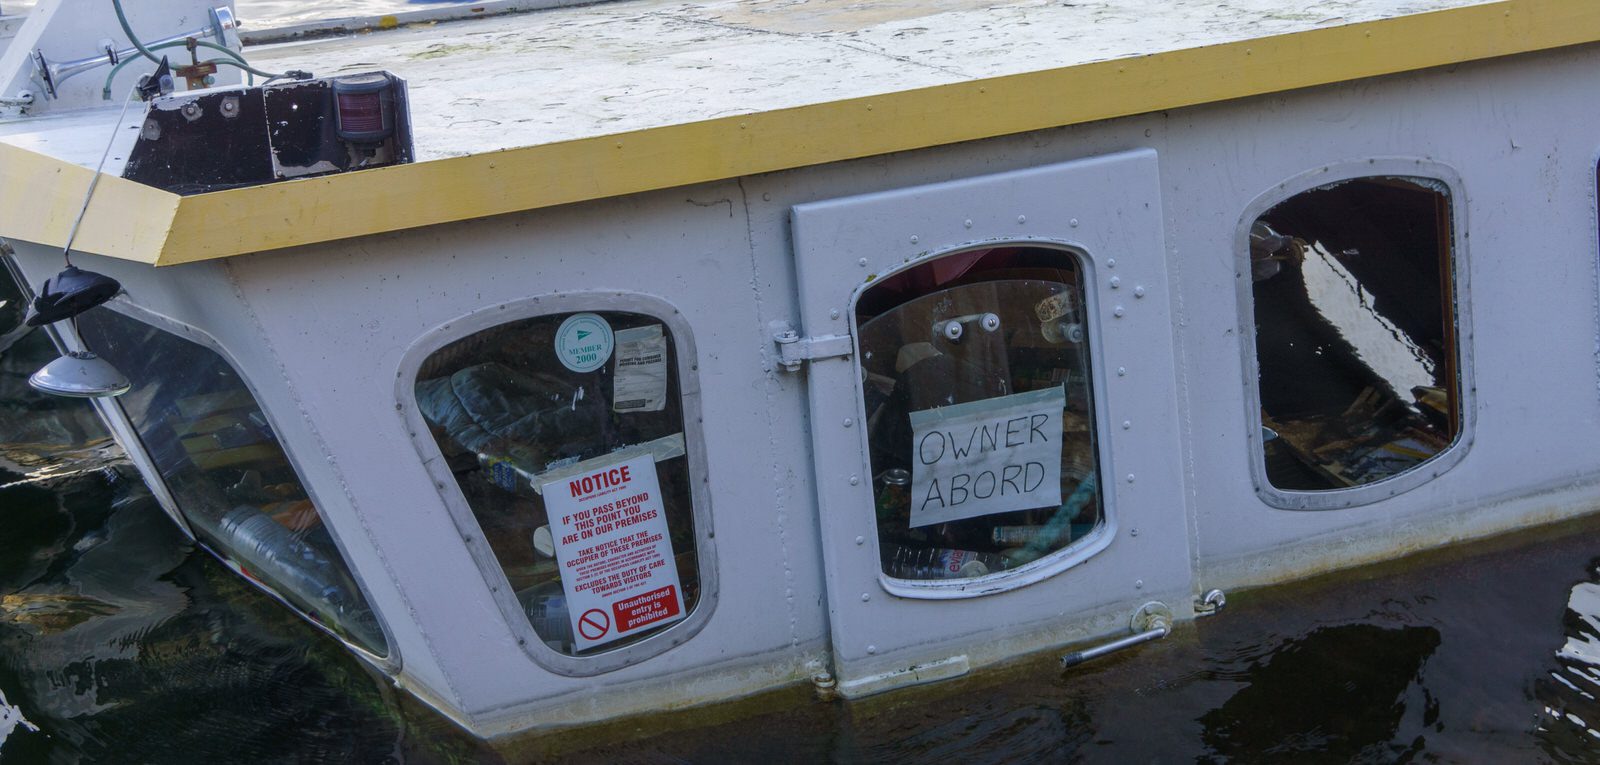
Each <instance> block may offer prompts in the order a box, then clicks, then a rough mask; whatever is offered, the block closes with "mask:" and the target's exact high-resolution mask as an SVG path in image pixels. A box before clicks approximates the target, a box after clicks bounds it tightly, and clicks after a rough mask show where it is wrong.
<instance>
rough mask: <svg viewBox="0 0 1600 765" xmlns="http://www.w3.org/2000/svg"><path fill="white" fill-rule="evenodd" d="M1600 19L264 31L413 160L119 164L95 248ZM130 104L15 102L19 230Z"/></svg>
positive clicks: (965, 18)
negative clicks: (368, 88)
mask: <svg viewBox="0 0 1600 765" xmlns="http://www.w3.org/2000/svg"><path fill="white" fill-rule="evenodd" d="M1285 6H1287V9H1286V7H1285ZM1596 40H1600V3H1595V2H1593V0H1503V1H1502V2H1478V1H1476V0H1473V1H1468V0H1364V1H1363V2H1360V3H1351V2H1345V1H1334V0H1301V1H1300V2H1295V3H1288V4H1286V3H1284V2H1282V0H1234V2H1230V3H1227V4H1217V3H1212V2H1208V1H1202V0H1084V1H1083V2H1072V3H1067V2H1061V1H1060V0H893V1H891V2H883V3H872V4H862V3H858V2H855V0H849V1H848V2H846V1H845V0H808V1H807V2H804V3H796V2H793V0H710V1H709V2H701V3H695V4H688V3H684V2H682V0H632V1H630V2H620V3H613V4H607V5H599V6H584V7H576V8H556V9H550V10H545V11H539V12H536V13H528V14H522V15H515V16H503V17H496V18H489V19H477V20H472V21H462V22H454V23H443V24H433V25H419V26H416V27H411V28H401V29H396V30H392V31H387V32H378V33H372V34H362V35H356V36H350V37H343V38H336V39H327V40H318V41H309V42H297V43H290V44H284V45H277V46H268V47H260V48H250V49H247V51H246V53H247V55H248V56H249V57H250V58H251V61H252V63H255V64H256V65H258V66H263V67H267V68H304V69H310V70H312V71H314V72H316V73H318V74H334V73H339V72H345V71H360V70H370V69H374V68H384V69H388V70H390V71H392V72H394V73H395V74H397V75H399V76H401V77H403V78H405V79H406V80H407V81H408V82H409V85H410V95H411V101H412V110H411V119H412V125H413V135H414V140H415V145H416V154H417V159H418V161H417V162H416V163H415V164H410V165H400V166H392V167H385V168H378V169H374V170H368V171H363V172H358V173H348V174H343V175H333V176H325V177H320V178H311V179H304V180H297V181H289V182H283V183H276V184H270V185H264V186H257V187H250V188H241V189H233V190H228V191H220V192H212V193H207V194H198V195H193V196H188V197H179V196H177V195H174V194H171V193H168V192H165V191H161V190H158V189H154V188H149V187H144V186H141V185H138V184H135V183H132V182H129V181H124V180H122V179H120V178H115V177H109V176H108V177H107V178H105V179H103V180H102V183H101V184H100V187H99V190H98V191H97V192H96V198H95V202H94V205H93V207H92V209H91V210H90V212H89V214H88V216H87V217H86V219H85V222H84V224H83V230H82V232H81V233H80V234H79V237H78V240H77V248H78V249H82V250H84V251H87V252H95V253H99V254H103V255H108V256H112V257H118V258H125V259H130V260H135V261H141V262H146V263H151V264H155V265H170V264H176V263H183V262H190V261H196V260H205V259H212V258H220V257H228V256H232V255H239V254H244V253H250V252H259V251H265V250H273V249H279V248H284V247H292V246H296V245H302V244H309V243H315V242H322V241H330V240H335V239H341V238H346V237H353V236H362V235H368V234H375V233H381V232H386V231H393V230H400V229H405V228H410V227H415V226H422V225H430V224H437V223H445V222H451V221H458V220H467V219H472V218H480V217H485V216H489V215H496V214H502V213H509V212H516V211H520V210H529V209H536V208H541V207H549V206H554V205H560V204H566V203H571V202H579V201H584V200H590V199H599V198H605V197H611V196H619V195H623V194H629V193H636V192H641V191H648V190H654V189H662V188H670V187H674V186H682V185H686V184H692V183H699V182H705V181H713V180H720V179H726V178H732V177H738V176H742V175H748V174H752V173H761V172H769V171H775V170H783V169H789V168H796V167H804V166H809V165H816V164H822V163H827V162H834V161H840V160H846V159H853V158H858V157H865V156H872V155H878V154H885V153H889V152H896V151H905V150H912V149H918V148H924V147H929V146H937V145H943V144H950V143H956V142H961V141H968V140H975V139H981V138H988V137H993V136H999V135H1008V134H1014V133H1021V132H1026V131H1030V130H1038V129H1045V128H1051V127H1058V126H1062V125H1070V124H1076V123H1082V122H1088V121H1093V120H1099V119H1107V118H1112V117H1118V116H1125V115H1131V114H1140V113H1148V112H1153V111H1159V110H1163V109H1170V108H1177V107H1183V106H1190V105H1195V104H1201V103H1208V102H1214V101H1222V100H1227V99H1233V98H1240V97H1245V96H1251V95H1258V94H1262V93H1271V92H1278V91H1284V90H1290V89H1294V88H1301V87H1308V86H1314V85H1320V84H1326V83H1331V82H1340V81H1345V80H1352V79H1357V78H1361V77H1370V76H1378V75H1384V74H1391V73H1397V72H1404V71H1412V70H1417V69H1422V68H1427V67H1433V66H1440V65H1447V64H1452V63H1457V62H1462V61H1470V60H1476V59H1483V58H1491V57H1496V56H1505V55H1514V54H1518V53H1525V52H1531V51H1538V50H1545V49H1550V48H1556V47H1562V46H1567V45H1576V44H1582V43H1589V42H1594V41H1596ZM115 116H116V115H115V111H112V110H102V111H96V112H95V113H93V114H92V115H64V116H60V117H47V118H36V119H34V120H32V121H29V120H22V121H16V122H11V123H5V124H0V236H4V237H10V238H16V239H21V240H26V241H32V242H40V243H44V244H53V245H57V246H59V245H61V244H62V243H64V241H65V239H66V234H67V230H68V228H69V227H70V226H71V223H72V220H73V218H74V217H75V215H76V213H77V209H78V206H79V204H81V201H82V193H83V189H84V188H85V186H86V185H87V183H88V180H89V174H90V173H91V172H92V170H91V169H89V168H92V166H93V164H94V161H95V160H97V159H98V158H99V148H100V146H102V145H103V144H100V143H99V141H98V140H96V141H94V142H88V141H87V140H86V139H83V140H80V139H79V138H71V136H80V137H81V136H87V135H89V134H92V133H94V132H95V130H94V128H95V127H98V128H99V130H100V131H106V130H109V126H110V123H111V122H112V121H113V120H114V119H115ZM129 121H130V122H134V121H135V120H134V118H133V117H132V116H131V115H130V118H129ZM98 134H99V135H100V136H104V135H105V132H99V133H98ZM91 144H92V145H94V150H93V151H89V150H86V148H85V147H86V146H89V145H91Z"/></svg>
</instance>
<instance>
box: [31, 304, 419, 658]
mask: <svg viewBox="0 0 1600 765" xmlns="http://www.w3.org/2000/svg"><path fill="white" fill-rule="evenodd" d="M99 309H104V310H110V311H114V312H115V313H117V314H120V315H121V316H122V317H123V318H125V319H128V320H130V321H134V322H137V323H140V324H144V325H146V326H150V327H153V328H155V329H156V330H159V331H162V332H166V333H167V334H170V335H173V336H175V337H177V338H179V339H181V340H187V341H189V342H192V343H195V344H196V345H199V346H201V347H203V348H205V349H207V350H209V351H211V352H212V353H215V354H217V357H218V358H220V359H222V361H223V363H225V364H227V365H228V368H229V369H231V370H232V371H233V373H234V374H235V375H237V376H238V378H239V380H240V382H242V383H244V387H245V390H246V391H248V392H249V393H250V398H251V400H252V401H253V402H254V403H255V404H256V406H257V407H258V408H259V409H260V410H261V415H262V416H263V417H265V418H266V419H267V424H268V425H269V426H270V427H271V428H272V433H273V436H274V438H273V440H274V441H276V442H277V444H278V447H279V448H280V449H282V450H283V454H284V457H285V458H287V459H288V461H289V468H290V469H291V470H293V471H294V474H295V478H296V479H297V480H298V481H299V482H300V486H301V487H302V488H304V489H305V491H306V496H307V498H308V499H310V500H311V504H312V505H313V506H314V507H315V508H316V510H317V515H318V516H321V518H322V521H323V526H324V527H325V528H326V529H327V531H328V536H329V537H331V538H332V539H333V545H334V549H335V550H336V551H337V552H338V553H339V557H340V558H341V559H342V562H343V563H344V565H345V568H346V569H348V570H349V572H350V578H351V579H353V580H354V581H355V584H356V587H357V588H358V589H359V590H360V591H361V596H362V597H363V598H364V599H365V600H366V602H367V607H368V608H370V609H372V614H373V617H374V619H375V620H376V621H377V623H378V629H379V630H380V631H382V633H383V640H384V646H385V648H387V649H388V653H386V654H382V655H380V654H375V653H373V652H372V651H370V650H368V649H367V648H365V647H363V646H361V645H360V644H358V643H355V642H352V641H350V640H346V639H345V638H344V637H342V636H340V635H339V634H338V633H337V632H334V631H333V630H332V629H331V628H329V627H328V626H327V625H324V624H322V623H321V622H319V621H317V620H316V619H312V618H310V616H308V615H307V614H306V613H305V612H304V611H302V610H301V609H300V607H299V606H296V605H294V604H293V603H292V602H291V601H289V600H288V599H286V598H285V597H284V596H283V595H281V594H279V593H278V592H277V591H276V590H274V589H272V588H271V587H268V586H267V585H266V584H265V583H263V582H260V581H258V580H256V579H255V578H254V577H250V576H245V575H244V574H243V572H241V571H240V569H239V565H238V564H237V563H234V562H233V561H231V560H230V559H229V557H228V556H227V555H225V554H223V553H222V552H220V551H219V550H217V549H214V548H213V547H212V546H211V545H210V544H207V543H206V541H205V540H204V539H202V538H200V537H199V536H196V535H195V533H194V529H193V527H192V526H191V524H190V523H189V519H188V516H186V515H184V513H183V509H182V508H181V507H180V506H179V503H178V501H177V497H176V495H175V494H173V492H172V489H171V488H169V487H168V486H167V482H166V478H165V477H163V476H162V475H161V471H160V468H159V467H158V466H157V465H156V464H155V462H154V461H152V460H151V459H150V457H149V450H148V449H147V448H146V446H145V443H144V438H143V437H141V436H140V435H139V431H138V429H137V428H135V427H134V425H133V419H132V418H131V417H129V416H128V413H127V410H125V409H124V408H123V406H122V402H121V400H120V398H109V399H107V398H98V399H94V402H95V406H96V407H97V408H99V409H100V412H101V415H102V416H104V417H107V418H108V419H112V418H114V420H115V423H116V427H115V428H114V429H115V430H118V431H120V432H123V433H126V434H127V437H128V439H129V442H128V443H124V444H122V445H123V448H124V451H129V452H130V454H132V451H130V450H129V449H128V448H127V447H128V446H136V447H137V453H138V458H137V461H136V464H137V465H139V467H140V469H141V472H142V473H143V474H144V479H145V481H146V482H147V483H150V484H151V485H152V488H156V489H157V490H156V491H154V492H153V493H154V494H155V496H156V498H157V500H158V501H159V502H160V503H161V504H162V505H163V507H164V509H165V510H166V511H167V514H168V515H171V516H173V517H174V518H175V519H178V521H179V522H178V526H179V528H181V529H182V530H183V533H184V534H185V535H187V536H188V537H189V540H190V541H191V542H193V543H194V544H195V546H197V547H199V548H200V549H202V550H205V551H206V552H207V553H209V554H210V555H211V556H212V557H214V558H216V559H217V561H218V562H219V563H221V564H222V565H223V566H224V567H226V568H227V569H228V570H229V571H232V572H233V573H234V574H235V575H237V576H239V577H240V578H242V579H244V580H245V581H246V582H249V583H250V584H251V585H253V586H254V587H255V588H256V589H258V590H260V591H261V592H264V593H266V595H267V596H268V597H270V598H272V599H273V600H276V601H278V602H279V603H281V604H283V606H284V607H286V608H288V609H289V610H290V611H292V612H294V613H295V614H296V615H297V616H299V617H300V618H301V619H302V620H304V621H305V622H307V623H309V624H310V625H311V626H313V627H315V628H316V629H318V630H321V631H322V632H324V633H326V634H327V635H328V636H329V637H332V638H333V639H335V640H337V641H339V642H340V643H342V644H343V645H344V646H345V647H346V648H348V649H350V650H351V651H353V652H355V654H356V655H357V656H360V657H361V658H363V659H365V660H366V661H367V662H368V663H370V664H372V665H373V666H375V667H377V668H378V669H379V670H381V671H383V672H385V673H387V674H391V675H397V674H399V672H400V670H401V667H402V666H403V662H402V659H401V656H400V648H399V647H398V646H397V645H396V643H395V636H394V632H393V630H391V629H390V628H389V621H388V619H386V618H384V615H383V611H382V609H380V608H379V607H378V606H377V604H376V602H375V600H374V599H373V597H372V594H371V592H372V590H371V588H370V587H368V586H367V582H366V578H365V577H364V576H363V575H362V572H361V569H360V568H359V567H357V566H354V565H351V562H350V561H351V557H350V554H349V551H348V550H347V549H346V546H345V543H344V540H343V538H342V537H341V535H340V533H339V530H338V528H337V527H336V526H335V525H334V524H332V523H329V522H328V517H327V516H326V515H324V514H323V510H322V508H323V502H322V500H321V499H319V492H318V490H317V488H316V487H315V486H314V485H313V483H312V482H309V481H306V480H305V471H304V470H303V469H302V468H301V460H300V459H299V458H298V457H297V456H296V455H295V452H294V450H293V449H291V448H290V446H289V444H288V443H287V442H286V441H284V439H283V438H282V437H281V436H279V434H281V433H283V432H284V431H283V429H282V427H281V426H280V418H279V417H278V416H277V415H276V414H274V412H273V411H272V409H271V408H270V407H267V406H266V405H264V404H262V403H261V393H260V391H259V390H258V389H257V388H256V385H255V383H253V382H251V380H250V376H249V375H247V374H245V372H244V371H243V370H242V369H241V368H240V367H239V364H238V362H237V361H235V360H234V358H233V356H232V354H230V353H228V351H227V349H226V348H224V347H223V345H222V343H221V342H219V341H218V340H217V339H216V338H215V337H212V336H211V335H210V334H209V333H207V332H205V331H204V330H201V329H199V328H197V327H193V326H190V325H188V324H185V323H183V322H181V321H178V320H177V319H173V318H172V317H169V316H165V315H162V314H160V313H156V312H155V311H152V310H150V309H148V308H145V307H143V306H140V305H136V304H134V303H132V302H130V301H129V300H128V298H127V296H126V295H118V296H117V297H115V298H113V299H112V300H111V301H110V302H108V303H105V304H103V305H101V306H99ZM99 309H97V310H99ZM52 334H53V335H54V336H55V337H57V338H58V341H66V340H68V339H69V338H70V345H71V347H73V348H75V349H78V350H84V343H83V339H82V338H81V337H78V335H77V332H75V331H74V332H55V333H52ZM91 350H92V349H91Z"/></svg>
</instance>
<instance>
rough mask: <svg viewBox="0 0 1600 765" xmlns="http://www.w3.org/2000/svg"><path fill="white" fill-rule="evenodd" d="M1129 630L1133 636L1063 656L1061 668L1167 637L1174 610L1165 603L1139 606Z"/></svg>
mask: <svg viewBox="0 0 1600 765" xmlns="http://www.w3.org/2000/svg"><path fill="white" fill-rule="evenodd" d="M1128 628H1129V629H1130V630H1132V631H1133V634H1132V635H1129V636H1127V637H1123V638H1118V639H1116V640H1113V641H1111V642H1109V643H1103V644H1101V645H1097V646H1095V647H1093V648H1085V649H1083V650H1081V651H1073V652H1072V653H1069V654H1067V655H1065V656H1062V657H1061V668H1062V669H1066V668H1067V667H1075V666H1077V665H1079V664H1082V663H1084V662H1086V661H1088V660H1090V659H1098V658H1100V657H1101V656H1105V655H1106V654H1108V653H1116V652H1117V651H1120V650H1122V649H1124V648H1132V647H1133V646H1136V645H1140V644H1143V643H1148V642H1150V641H1152V640H1160V639H1161V638H1164V637H1166V636H1167V635H1169V634H1171V633H1172V609H1170V608H1167V605H1166V604H1165V603H1162V602H1160V601H1156V600H1152V601H1150V602H1149V603H1146V604H1144V605H1142V606H1139V609H1138V610H1137V611H1134V612H1133V618H1132V619H1131V620H1129V624H1128Z"/></svg>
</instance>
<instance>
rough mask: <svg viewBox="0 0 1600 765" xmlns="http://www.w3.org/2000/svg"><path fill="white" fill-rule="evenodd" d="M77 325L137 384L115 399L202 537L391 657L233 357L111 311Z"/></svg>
mask: <svg viewBox="0 0 1600 765" xmlns="http://www.w3.org/2000/svg"><path fill="white" fill-rule="evenodd" d="M77 324H78V333H79V335H80V336H81V337H82V338H83V340H84V342H85V343H86V344H87V346H88V347H90V348H93V349H94V352H95V353H96V354H98V355H99V356H102V357H104V358H106V359H108V360H110V361H111V363H112V364H115V365H116V366H117V368H118V369H120V370H122V372H123V373H124V374H126V375H127V376H128V379H129V381H131V382H132V383H133V389H132V390H131V391H129V392H128V393H127V394H125V395H123V396H121V397H120V398H118V399H116V402H117V404H118V405H119V406H121V407H122V410H123V412H124V413H125V414H126V415H127V418H128V420H129V422H130V423H131V424H132V426H133V429H134V431H135V432H136V433H137V434H138V437H139V441H140V442H141V443H142V445H143V446H144V450H145V452H146V453H147V454H148V455H149V458H150V461H151V463H152V464H154V465H155V467H156V469H157V470H158V471H159V472H160V474H161V479H162V481H163V482H164V483H165V485H166V487H167V489H168V490H169V492H170V494H171V495H172V497H173V500H174V501H175V502H176V503H177V505H178V507H177V509H178V511H179V512H181V513H182V514H183V516H184V518H185V519H187V520H188V522H189V525H190V527H191V528H192V529H193V531H194V533H195V536H196V537H197V538H198V539H199V540H200V542H201V543H202V544H204V545H205V546H207V547H208V548H210V549H211V550H213V551H214V552H216V553H217V554H218V556H219V557H221V558H222V559H223V560H225V561H227V562H228V563H230V564H231V565H233V566H236V567H237V568H238V569H239V570H240V571H241V572H242V573H244V575H245V576H247V577H249V578H251V579H252V580H254V581H256V582H259V583H260V584H262V585H263V586H265V587H266V588H267V589H269V590H271V591H272V592H273V593H275V594H277V595H278V596H279V597H280V598H282V599H283V600H285V601H287V602H288V603H289V604H290V605H291V606H293V607H294V608H296V609H298V610H300V611H301V612H302V613H304V614H306V615H307V616H309V617H310V618H311V619H312V620H313V621H316V622H317V623H318V624H321V625H323V626H325V627H327V628H328V629H329V630H331V631H332V632H334V633H335V634H337V635H339V636H340V637H342V638H344V639H345V640H348V641H350V642H351V643H352V644H354V645H357V646H359V647H361V648H363V649H365V650H367V651H369V652H371V653H373V654H375V655H378V656H383V655H385V654H386V653H387V652H388V647H387V644H386V641H385V639H384V635H383V630H382V629H380V628H379V625H378V620H377V617H376V616H375V615H374V614H373V612H372V608H371V607H370V606H369V605H368V604H367V598H366V596H365V595H363V594H362V592H361V588H360V587H359V586H358V585H357V583H356V580H355V578H354V577H353V576H352V575H351V573H350V567H349V566H348V565H346V563H345V560H344V557H343V556H342V555H341V554H340V552H339V548H338V546H337V545H336V544H335V543H334V539H333V536H332V535H331V534H330V532H329V530H328V528H327V526H326V525H325V524H324V522H323V519H322V515H321V514H320V512H319V511H318V510H317V508H316V506H315V505H314V504H313V503H312V500H311V497H310V495H309V494H308V493H307V492H306V489H305V486H304V485H303V484H302V483H301V481H300V478H299V477H298V476H297V475H296V473H295V469H294V466H293V465H292V464H290V461H289V457H288V455H287V454H285V453H284V450H283V446H282V445H280V444H279V442H278V438H277V436H276V435H275V434H274V433H273V430H272V426H271V424H270V423H269V421H268V420H267V418H266V416H265V414H263V412H262V410H261V405H260V404H258V403H257V402H256V400H255V397H254V396H253V395H252V394H251V392H250V389H249V388H248V387H246V385H245V383H244V380H243V379H241V378H240V377H239V374H238V373H237V372H236V371H234V369H233V367H232V366H231V365H229V363H228V362H227V360H226V359H224V358H223V357H222V356H221V355H219V354H218V353H217V352H216V351H214V350H212V349H210V348H208V347H206V346H204V345H201V344H199V343H197V342H194V341H192V340H189V339H186V338H183V337H180V336H178V335H176V334H173V333H171V332H168V331H165V330H163V329H158V328H156V327H154V326H151V325H149V324H146V323H144V322H141V321H137V320H135V319H132V318H129V317H127V316H124V315H123V314H121V313H118V312H116V311H113V310H94V311H89V312H87V313H85V314H83V315H82V316H80V317H78V320H77Z"/></svg>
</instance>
